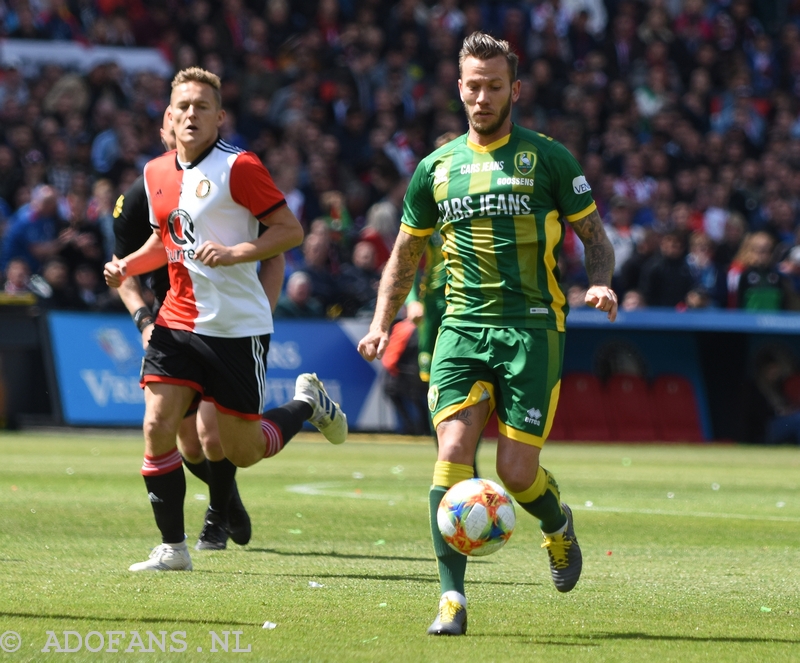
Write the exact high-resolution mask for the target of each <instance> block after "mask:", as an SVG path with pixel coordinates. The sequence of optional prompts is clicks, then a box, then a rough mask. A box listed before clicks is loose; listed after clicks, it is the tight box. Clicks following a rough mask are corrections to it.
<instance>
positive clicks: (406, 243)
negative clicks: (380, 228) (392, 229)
mask: <svg viewBox="0 0 800 663" xmlns="http://www.w3.org/2000/svg"><path fill="white" fill-rule="evenodd" d="M427 243H428V237H427V236H425V237H419V236H417V235H411V234H409V233H406V232H403V231H400V233H398V235H397V241H395V243H394V248H393V249H392V255H391V256H390V257H389V261H388V262H387V263H386V267H384V268H383V275H382V276H381V284H380V287H379V288H378V303H377V304H376V306H375V315H374V316H373V318H372V324H371V325H370V327H369V333H368V334H367V335H366V336H365V337H364V338H362V339H361V341H359V343H358V351H359V352H360V353H361V356H362V357H364V359H366V360H367V361H372V360H373V359H376V358H377V359H380V358H381V357H382V356H383V353H384V352H385V350H386V346H387V345H388V344H389V327H390V326H391V324H392V321H393V320H394V318H395V316H396V315H397V312H398V311H399V310H400V307H401V306H402V305H403V302H404V301H405V299H406V296H407V295H408V292H409V290H411V286H412V285H413V283H414V276H415V274H416V273H417V265H418V264H419V259H420V257H421V256H422V252H423V251H424V250H425V245H426V244H427Z"/></svg>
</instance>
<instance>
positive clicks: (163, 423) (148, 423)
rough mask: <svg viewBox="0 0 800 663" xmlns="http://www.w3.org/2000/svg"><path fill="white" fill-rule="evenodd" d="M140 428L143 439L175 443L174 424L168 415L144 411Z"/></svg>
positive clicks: (175, 431)
mask: <svg viewBox="0 0 800 663" xmlns="http://www.w3.org/2000/svg"><path fill="white" fill-rule="evenodd" d="M142 428H143V431H144V436H145V439H147V440H151V441H153V442H156V443H162V442H163V443H171V444H172V445H174V444H175V436H176V433H177V430H176V427H175V424H174V423H173V422H172V421H171V420H170V419H169V418H168V417H163V416H158V415H156V414H153V413H145V418H144V424H143V426H142Z"/></svg>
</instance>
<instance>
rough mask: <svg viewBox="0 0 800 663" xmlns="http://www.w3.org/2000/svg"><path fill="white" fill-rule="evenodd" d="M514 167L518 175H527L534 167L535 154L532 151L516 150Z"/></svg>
mask: <svg viewBox="0 0 800 663" xmlns="http://www.w3.org/2000/svg"><path fill="white" fill-rule="evenodd" d="M514 168H516V169H517V172H518V173H519V174H520V175H527V174H528V173H530V172H531V171H532V170H533V169H534V168H536V154H535V153H534V152H517V153H516V154H515V155H514Z"/></svg>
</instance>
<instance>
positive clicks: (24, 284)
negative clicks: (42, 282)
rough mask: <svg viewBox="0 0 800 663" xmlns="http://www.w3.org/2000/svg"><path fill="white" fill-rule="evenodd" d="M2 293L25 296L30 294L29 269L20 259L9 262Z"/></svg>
mask: <svg viewBox="0 0 800 663" xmlns="http://www.w3.org/2000/svg"><path fill="white" fill-rule="evenodd" d="M3 292H5V293H6V294H7V295H27V294H28V293H30V292H31V268H30V267H29V266H28V263H27V262H25V261H24V260H22V259H21V258H12V259H11V260H9V262H8V265H7V266H6V282H5V285H4V287H3Z"/></svg>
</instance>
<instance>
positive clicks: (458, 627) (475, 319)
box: [358, 32, 617, 635]
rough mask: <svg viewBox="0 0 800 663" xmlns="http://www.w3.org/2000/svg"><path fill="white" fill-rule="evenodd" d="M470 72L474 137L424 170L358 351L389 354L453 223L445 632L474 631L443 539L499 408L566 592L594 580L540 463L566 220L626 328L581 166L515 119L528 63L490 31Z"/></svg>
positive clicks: (551, 400) (465, 60) (612, 314)
mask: <svg viewBox="0 0 800 663" xmlns="http://www.w3.org/2000/svg"><path fill="white" fill-rule="evenodd" d="M459 68H460V73H461V77H460V79H459V81H458V87H459V91H460V93H461V100H462V101H463V103H464V109H465V111H466V113H467V119H468V120H469V131H468V133H467V134H466V135H464V136H461V137H459V138H457V139H455V140H454V141H452V142H450V143H448V144H447V145H444V146H442V147H440V148H439V149H437V150H436V151H434V152H433V153H432V154H430V155H429V156H428V157H426V158H425V159H423V161H422V162H421V163H420V165H419V166H418V167H417V170H416V172H415V173H414V176H413V177H412V179H411V182H410V183H409V187H408V191H407V193H406V197H405V202H404V208H403V222H402V226H401V232H400V233H399V235H398V238H397V242H396V243H395V245H394V249H393V251H392V256H391V258H390V260H389V262H388V263H387V265H386V268H385V269H384V272H383V277H382V278H381V285H380V290H379V293H378V304H377V308H376V310H375V316H374V318H373V321H372V324H371V326H370V331H369V333H368V334H367V335H366V336H365V337H364V338H363V339H361V342H360V343H359V346H358V349H359V352H360V353H361V355H362V356H363V357H364V358H365V359H367V360H369V361H371V360H373V359H375V358H376V357H380V356H382V354H383V352H384V350H385V348H386V345H387V343H388V330H389V326H390V325H391V322H392V320H393V319H394V316H395V315H396V313H397V311H398V309H399V308H400V306H401V305H402V303H403V301H404V300H405V298H406V295H407V293H408V291H409V289H410V287H411V285H412V282H413V280H414V274H415V271H416V266H417V263H418V262H419V259H420V256H421V254H422V252H423V250H424V248H425V245H426V243H427V242H428V238H429V237H430V236H431V234H432V233H433V231H434V228H435V227H436V226H437V223H441V235H442V239H443V243H442V255H443V257H444V264H445V270H446V274H447V285H446V294H445V298H446V307H445V311H444V314H443V318H442V328H441V331H440V333H439V337H438V340H437V343H436V350H435V352H434V355H433V360H432V365H431V376H430V387H429V390H428V406H429V408H430V410H431V412H432V414H433V423H434V427H435V428H436V434H437V436H438V439H439V452H438V460H437V462H436V466H435V468H434V472H433V485H432V486H431V490H430V513H431V534H432V537H433V546H434V551H435V553H436V557H437V560H438V564H439V579H440V583H441V590H442V596H441V599H440V601H439V612H438V615H437V617H436V619H435V621H434V622H433V624H432V625H431V626H430V628H429V629H428V633H430V634H432V635H463V634H464V633H466V630H467V609H466V607H467V601H466V597H465V591H464V574H465V571H466V561H467V558H466V557H464V556H463V555H461V554H459V553H457V552H455V551H454V550H451V549H450V548H449V547H448V546H447V544H446V543H445V542H444V540H443V539H442V536H441V534H440V533H439V529H438V526H437V524H436V511H437V509H438V507H439V502H440V501H441V499H442V496H443V495H444V494H445V492H446V491H447V489H448V488H449V487H450V486H453V485H454V484H456V483H458V482H459V481H462V480H464V479H467V478H470V477H471V476H472V462H473V459H474V456H475V449H476V446H477V443H478V440H479V438H480V434H481V431H482V429H483V427H484V425H485V424H486V421H487V419H488V417H489V415H490V413H491V411H492V409H496V410H497V415H498V427H499V437H498V441H497V466H496V469H497V474H498V476H499V477H500V479H501V481H503V483H504V484H505V486H506V488H507V489H508V491H509V492H510V493H511V494H512V495H513V496H514V497H515V499H516V500H517V502H518V503H519V505H520V506H521V507H522V508H523V509H524V510H525V511H527V512H528V513H530V514H532V515H533V516H534V517H536V518H538V519H539V521H540V526H541V529H542V533H543V536H544V543H543V547H544V548H546V549H547V552H548V557H549V561H550V572H551V576H552V578H553V582H554V584H555V586H556V589H557V590H558V591H560V592H568V591H570V590H571V589H572V588H573V587H574V586H575V584H576V583H577V582H578V578H579V577H580V572H581V566H582V560H581V553H580V548H579V547H578V541H577V538H576V536H575V530H574V526H573V520H572V512H571V511H570V509H569V507H568V506H567V505H565V504H563V503H562V502H561V497H560V494H559V489H558V485H557V483H556V481H555V479H554V478H553V476H552V475H551V474H550V473H549V472H548V471H547V470H545V469H544V468H542V467H541V466H540V465H539V454H540V451H541V449H542V446H543V445H544V443H545V440H546V439H547V436H548V433H549V432H550V428H551V426H552V423H553V417H554V415H555V411H556V405H557V403H558V394H559V387H560V384H561V367H562V362H563V354H564V331H565V321H566V317H567V311H568V307H567V302H566V298H565V296H564V293H563V292H562V290H561V287H560V286H559V282H558V278H559V273H558V267H557V263H558V255H559V251H560V249H561V244H562V242H563V238H564V222H565V221H566V222H567V223H570V224H571V225H572V227H573V228H574V230H575V232H576V234H577V235H578V237H580V238H581V240H582V242H583V244H584V247H585V255H586V271H587V274H588V277H589V282H590V287H589V289H588V290H587V292H586V303H587V304H588V305H591V306H594V307H595V308H597V309H600V310H602V311H605V312H607V314H608V318H609V320H611V321H612V322H613V320H614V319H616V315H617V296H616V294H615V293H614V291H613V290H611V288H610V283H611V275H612V273H613V271H614V251H613V249H612V247H611V243H610V242H609V240H608V238H607V237H606V234H605V231H604V230H603V224H602V222H601V220H600V215H599V214H598V212H597V208H596V206H595V203H594V200H593V198H592V195H591V188H590V187H589V184H588V183H587V182H586V178H585V177H584V176H583V173H582V171H581V168H580V166H579V164H578V162H577V161H576V160H575V158H574V157H573V156H572V155H571V154H570V153H569V152H568V151H567V150H566V148H564V146H562V145H561V144H559V143H557V142H556V141H554V140H552V139H551V138H548V137H547V136H543V135H541V134H538V133H536V132H534V131H528V130H526V129H523V128H521V127H518V126H515V125H514V124H513V123H512V122H511V116H510V113H511V106H512V104H513V103H514V102H515V101H517V99H518V98H519V90H520V81H519V80H517V56H516V55H515V54H514V53H513V52H512V51H511V49H510V47H509V45H508V43H507V42H505V41H499V40H497V39H494V38H493V37H491V36H489V35H486V34H484V33H481V32H476V33H473V34H472V35H470V36H469V37H467V38H466V39H465V40H464V44H463V46H462V49H461V52H460V54H459Z"/></svg>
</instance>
